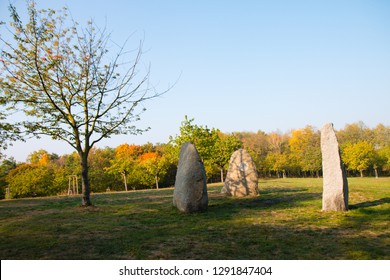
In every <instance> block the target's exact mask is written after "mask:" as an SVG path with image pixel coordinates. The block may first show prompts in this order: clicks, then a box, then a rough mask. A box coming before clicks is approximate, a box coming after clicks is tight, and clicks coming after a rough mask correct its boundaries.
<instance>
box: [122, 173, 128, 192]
mask: <svg viewBox="0 0 390 280" xmlns="http://www.w3.org/2000/svg"><path fill="white" fill-rule="evenodd" d="M122 174H123V182H124V183H125V190H126V191H127V177H126V172H123V173H122Z"/></svg>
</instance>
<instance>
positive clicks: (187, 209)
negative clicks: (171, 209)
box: [173, 142, 208, 213]
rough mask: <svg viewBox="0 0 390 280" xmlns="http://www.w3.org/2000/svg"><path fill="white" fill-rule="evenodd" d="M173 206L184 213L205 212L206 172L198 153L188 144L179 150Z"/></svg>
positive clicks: (206, 202)
mask: <svg viewBox="0 0 390 280" xmlns="http://www.w3.org/2000/svg"><path fill="white" fill-rule="evenodd" d="M173 205H174V206H175V207H177V208H178V209H179V210H180V211H181V212H184V213H192V212H199V211H205V210H207V206H208V195H207V181H206V172H205V169H204V165H203V162H202V160H201V158H200V156H199V154H198V151H197V150H196V148H195V146H194V145H193V144H192V143H189V142H187V143H184V144H183V146H182V147H181V149H180V157H179V164H178V168H177V173H176V180H175V189H174V191H173Z"/></svg>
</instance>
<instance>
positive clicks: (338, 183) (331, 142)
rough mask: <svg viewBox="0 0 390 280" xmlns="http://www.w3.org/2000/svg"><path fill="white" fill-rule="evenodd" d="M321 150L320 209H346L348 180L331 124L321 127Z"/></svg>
mask: <svg viewBox="0 0 390 280" xmlns="http://www.w3.org/2000/svg"><path fill="white" fill-rule="evenodd" d="M321 152H322V172H323V193H322V210H324V211H347V210H348V181H347V176H346V174H345V169H344V166H343V163H342V161H341V157H340V149H339V144H338V142H337V138H336V133H335V131H334V129H333V124H331V123H328V124H326V125H324V127H323V128H322V129H321Z"/></svg>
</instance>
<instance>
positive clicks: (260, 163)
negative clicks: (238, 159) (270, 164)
mask: <svg viewBox="0 0 390 280" xmlns="http://www.w3.org/2000/svg"><path fill="white" fill-rule="evenodd" d="M235 134H236V135H237V137H238V138H239V140H240V141H241V142H242V146H243V148H244V149H245V150H247V151H248V152H249V154H250V155H251V156H252V158H253V160H254V162H255V164H256V168H257V170H258V171H259V173H260V172H262V171H264V169H265V168H264V167H265V158H266V157H267V152H268V150H269V147H268V144H269V143H268V141H267V134H266V133H265V132H263V131H261V130H259V131H257V132H256V133H254V132H236V133H235Z"/></svg>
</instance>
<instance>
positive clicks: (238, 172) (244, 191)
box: [221, 149, 259, 196]
mask: <svg viewBox="0 0 390 280" xmlns="http://www.w3.org/2000/svg"><path fill="white" fill-rule="evenodd" d="M221 193H223V194H226V195H230V196H248V195H249V196H256V195H259V187H258V174H257V170H256V165H255V163H254V161H253V159H252V157H251V155H250V154H249V153H248V152H247V151H246V150H244V149H239V150H237V151H235V152H234V153H233V154H232V156H231V158H230V162H229V169H228V172H227V175H226V181H225V184H224V186H223V188H222V191H221Z"/></svg>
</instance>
